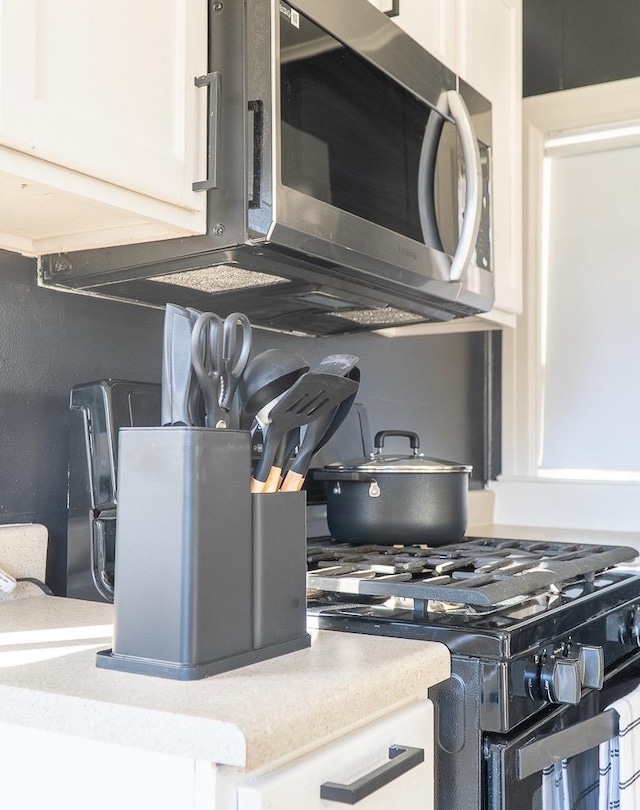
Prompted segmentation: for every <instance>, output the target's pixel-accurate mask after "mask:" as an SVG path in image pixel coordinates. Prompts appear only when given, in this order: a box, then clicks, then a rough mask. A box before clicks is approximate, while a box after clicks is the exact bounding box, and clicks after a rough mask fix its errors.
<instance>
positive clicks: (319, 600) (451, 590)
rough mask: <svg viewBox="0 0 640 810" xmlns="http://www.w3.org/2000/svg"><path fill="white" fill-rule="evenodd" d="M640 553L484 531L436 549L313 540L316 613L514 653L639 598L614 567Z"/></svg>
mask: <svg viewBox="0 0 640 810" xmlns="http://www.w3.org/2000/svg"><path fill="white" fill-rule="evenodd" d="M636 556H637V552H636V551H635V550H634V549H632V548H627V547H624V546H605V545H602V546H598V545H592V544H581V543H570V542H540V541H516V540H498V539H488V538H480V537H474V538H468V539H467V540H465V541H463V542H461V543H456V544H455V545H449V546H439V547H437V548H429V547H426V546H391V547H390V546H377V545H371V546H349V545H346V544H340V543H337V542H335V541H332V540H330V539H328V540H314V541H312V542H310V544H309V545H308V549H307V559H308V563H307V570H308V573H307V595H308V614H309V618H310V624H311V625H312V626H313V625H315V626H317V627H321V628H324V629H336V630H349V631H353V632H369V633H376V634H382V635H396V636H402V637H406V638H422V639H428V640H435V641H443V642H444V643H446V644H447V645H448V646H449V647H450V648H452V649H456V650H458V651H464V652H466V653H468V654H473V655H487V656H490V657H500V658H504V657H510V656H513V655H516V654H517V653H519V652H522V651H525V650H527V649H529V648H531V647H532V646H535V645H538V644H541V643H544V642H545V641H548V640H551V639H553V638H556V637H559V636H561V635H562V634H567V633H570V632H571V631H572V630H573V629H574V628H578V627H582V626H584V625H585V624H588V623H589V622H590V621H591V620H592V619H593V618H594V616H597V615H603V614H604V613H607V612H612V611H615V610H616V609H617V608H618V607H619V606H620V605H623V604H625V603H627V602H629V600H633V599H638V600H640V577H639V576H638V575H635V574H633V573H629V572H628V571H623V570H621V569H618V568H613V566H615V565H616V564H618V563H622V562H626V561H629V560H632V559H634V558H635V557H636ZM615 632H616V633H618V634H624V632H626V630H625V629H624V628H622V629H620V628H618V629H616V631H615ZM604 640H605V639H602V640H601V641H604ZM612 640H613V639H612ZM595 643H598V642H595Z"/></svg>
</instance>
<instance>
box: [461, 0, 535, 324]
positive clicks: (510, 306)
mask: <svg viewBox="0 0 640 810" xmlns="http://www.w3.org/2000/svg"><path fill="white" fill-rule="evenodd" d="M457 27H458V58H457V63H458V72H459V74H460V76H461V78H463V79H464V80H465V81H467V82H468V83H469V84H470V85H472V86H473V87H474V88H475V89H476V90H478V92H480V93H482V94H483V95H484V96H486V97H487V98H488V99H489V100H490V101H491V103H492V116H493V166H492V170H493V181H492V182H493V189H492V202H493V264H494V271H495V283H496V302H495V307H494V312H493V313H492V316H493V319H495V320H496V321H498V322H500V321H503V322H508V316H509V314H513V313H518V312H520V311H521V310H522V4H521V0H458V21H457ZM501 314H504V315H506V316H507V321H505V319H503V318H501ZM489 319H491V316H489Z"/></svg>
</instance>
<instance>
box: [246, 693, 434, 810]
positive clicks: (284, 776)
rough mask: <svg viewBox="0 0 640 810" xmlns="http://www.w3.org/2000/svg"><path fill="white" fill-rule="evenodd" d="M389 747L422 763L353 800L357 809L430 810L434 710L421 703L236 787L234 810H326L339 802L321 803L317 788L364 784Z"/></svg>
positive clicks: (339, 805)
mask: <svg viewBox="0 0 640 810" xmlns="http://www.w3.org/2000/svg"><path fill="white" fill-rule="evenodd" d="M392 746H401V747H406V746H410V747H411V748H417V749H420V750H422V751H424V761H423V762H422V764H419V765H417V766H415V767H412V768H411V769H410V770H408V771H406V772H405V773H402V774H401V775H399V776H397V778H394V779H393V780H392V781H390V782H389V783H388V784H386V785H384V786H382V787H380V788H379V789H377V790H375V791H374V792H372V793H370V794H369V795H367V796H366V797H364V798H362V799H361V800H360V801H358V804H357V806H358V808H360V809H361V810H389V808H402V810H433V806H434V805H433V706H432V704H431V703H430V701H428V700H425V701H421V702H420V703H418V704H415V705H413V706H411V707H410V708H407V709H402V710H400V711H398V712H394V713H393V714H392V715H391V716H389V717H386V718H384V719H383V720H379V721H378V722H375V723H372V724H370V725H368V726H366V727H365V728H364V729H361V730H359V731H356V732H353V733H352V734H349V735H347V736H346V737H343V738H341V739H340V740H338V741H336V742H334V743H331V744H329V745H326V746H324V747H322V748H320V749H318V750H317V751H314V752H313V753H312V754H309V755H308V756H304V757H301V758H300V759H297V760H295V761H294V762H292V763H290V764H288V765H285V766H283V767H281V768H277V769H276V770H274V771H271V772H270V773H266V774H264V775H262V776H257V777H254V778H251V777H249V778H247V779H245V780H244V781H242V782H241V783H240V786H239V788H238V805H237V808H238V810H291V808H304V810H328V808H331V807H335V808H339V807H342V806H344V805H343V804H342V803H338V802H335V801H329V800H327V799H322V798H321V796H320V787H321V785H323V784H325V783H327V782H332V783H340V784H352V783H353V782H355V781H357V780H364V781H365V782H366V781H367V779H368V778H369V777H370V776H371V774H372V772H374V771H375V770H376V769H378V768H380V767H381V766H383V765H384V764H385V763H387V762H391V763H393V761H394V760H389V749H390V748H391V747H392Z"/></svg>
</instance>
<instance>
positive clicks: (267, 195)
mask: <svg viewBox="0 0 640 810" xmlns="http://www.w3.org/2000/svg"><path fill="white" fill-rule="evenodd" d="M209 14H210V37H209V41H210V46H209V47H210V54H209V59H210V68H209V73H208V74H207V76H206V77H200V78H199V79H198V82H199V83H200V84H202V85H203V86H204V85H206V86H207V87H208V93H209V101H208V104H209V108H208V120H209V144H208V147H209V148H208V178H207V180H206V181H204V182H202V183H200V184H199V185H198V187H199V188H202V191H203V193H205V194H207V218H208V230H207V233H206V234H205V235H202V236H192V237H185V238H180V239H171V240H164V241H158V242H149V243H146V244H137V245H128V246H119V247H114V248H109V249H99V250H85V251H79V252H76V253H70V254H66V255H63V256H60V255H53V256H46V257H44V258H43V259H42V261H41V266H40V278H41V280H42V283H44V284H45V285H50V286H57V287H66V288H71V289H76V290H79V291H81V290H82V291H86V292H89V293H91V294H96V293H97V294H103V295H106V296H109V297H116V298H125V299H127V300H132V301H137V302H141V303H146V304H150V305H155V306H163V305H164V304H165V303H166V302H167V301H172V302H174V303H178V304H182V305H185V306H193V307H196V308H200V309H207V310H213V311H215V312H217V313H218V314H220V315H226V314H229V313H230V312H234V311H238V310H240V311H243V312H245V313H246V314H247V315H248V316H249V317H250V319H251V320H252V322H253V323H254V324H255V325H257V326H263V327H266V328H271V329H276V330H279V331H285V332H293V333H302V334H317V335H324V334H337V333H344V332H350V331H356V330H363V329H366V330H371V329H376V328H381V327H388V326H395V325H401V324H407V323H415V322H420V321H430V320H449V319H452V318H455V317H460V316H464V315H470V314H474V313H476V312H481V311H486V310H488V309H490V308H491V306H492V303H493V273H492V257H491V106H490V104H489V103H488V102H487V100H486V99H484V98H483V97H482V96H480V95H479V94H478V93H477V92H475V91H474V90H473V89H472V88H471V87H469V86H468V85H466V84H465V83H464V82H463V81H461V80H460V79H459V78H458V77H457V76H456V75H455V74H454V73H452V72H451V71H450V70H448V69H447V68H446V67H445V66H444V65H442V64H441V63H440V62H438V61H437V60H436V59H435V58H433V57H432V56H431V55H430V54H429V53H427V52H426V51H425V50H424V49H423V48H422V47H421V46H420V45H418V43H417V42H416V41H415V40H413V39H412V38H411V37H410V36H408V35H407V34H406V33H404V32H403V31H402V30H401V28H400V27H398V26H397V25H396V24H395V23H394V22H393V20H392V19H390V18H389V17H388V16H386V15H385V14H383V13H382V12H381V11H379V10H378V9H376V8H374V6H372V5H371V4H370V3H369V2H368V0H348V2H345V0H292V2H290V3H289V2H283V0H224V2H222V3H218V2H213V0H211V2H210V9H209ZM203 92H205V89H204V88H203Z"/></svg>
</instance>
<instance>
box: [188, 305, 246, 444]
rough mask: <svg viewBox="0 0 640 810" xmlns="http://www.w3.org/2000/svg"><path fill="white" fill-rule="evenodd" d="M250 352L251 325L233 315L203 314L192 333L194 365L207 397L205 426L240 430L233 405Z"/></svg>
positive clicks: (241, 316)
mask: <svg viewBox="0 0 640 810" xmlns="http://www.w3.org/2000/svg"><path fill="white" fill-rule="evenodd" d="M250 352H251V324H250V322H249V319H248V318H247V316H246V315H243V314H242V313H241V312H233V313H232V314H231V315H229V316H228V317H227V318H225V319H224V321H223V320H222V318H220V316H219V315H216V314H215V313H214V312H202V313H200V314H199V315H198V317H197V318H196V319H195V321H194V324H193V330H192V332H191V365H192V366H193V371H194V373H195V375H196V378H197V380H198V383H199V385H200V388H201V390H202V393H203V397H204V408H205V426H206V427H216V428H226V427H232V428H235V429H237V427H238V421H239V417H238V413H237V410H238V409H237V407H236V406H235V404H234V400H235V393H236V390H237V388H238V382H239V380H240V377H241V376H242V374H243V372H244V369H245V367H246V365H247V361H248V359H249V353H250Z"/></svg>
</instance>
